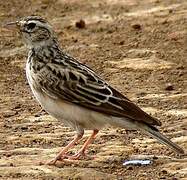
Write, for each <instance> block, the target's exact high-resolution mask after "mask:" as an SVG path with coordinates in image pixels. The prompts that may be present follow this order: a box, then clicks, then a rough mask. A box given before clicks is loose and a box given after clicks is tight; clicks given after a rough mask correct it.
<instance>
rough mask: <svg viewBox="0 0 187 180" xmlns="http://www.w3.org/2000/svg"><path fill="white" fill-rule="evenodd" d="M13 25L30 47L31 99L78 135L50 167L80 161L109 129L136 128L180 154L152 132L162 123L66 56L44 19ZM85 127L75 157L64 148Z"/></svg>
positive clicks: (81, 132) (34, 17) (28, 69)
mask: <svg viewBox="0 0 187 180" xmlns="http://www.w3.org/2000/svg"><path fill="white" fill-rule="evenodd" d="M13 24H14V25H16V27H17V29H18V31H19V32H20V34H21V36H22V38H23V40H24V42H25V44H26V45H27V47H28V49H29V53H28V59H27V63H26V75H27V79H28V82H29V85H30V87H31V90H32V92H33V94H34V96H35V97H36V99H37V100H38V102H39V103H40V105H41V106H42V107H43V109H45V111H47V112H48V113H49V114H50V115H51V116H53V117H55V118H56V119H58V120H59V121H62V122H63V123H64V124H66V125H68V126H70V127H71V128H73V129H74V130H75V131H76V136H75V138H74V139H73V140H72V141H71V142H70V143H69V144H68V145H67V146H66V147H64V148H63V149H62V150H61V151H60V152H59V154H58V155H57V156H56V157H55V158H54V159H52V160H51V161H49V162H48V164H50V165H52V164H53V165H54V164H55V163H56V162H57V161H58V160H77V159H79V158H80V157H81V156H83V155H85V150H86V149H87V147H88V145H89V144H90V143H91V142H92V141H93V140H94V138H95V136H96V134H97V133H98V132H99V130H100V129H102V128H103V127H105V126H107V125H112V126H114V127H121V128H125V129H135V130H140V131H142V132H144V133H145V134H148V135H150V136H151V137H153V138H156V139H157V140H158V141H159V142H161V143H163V144H165V145H167V146H169V147H170V148H172V149H173V150H174V151H175V152H176V153H179V154H183V153H184V151H183V149H182V148H181V147H179V146H178V145H177V144H175V143H173V142H172V141H171V140H170V139H168V138H167V137H166V136H164V135H163V134H161V133H160V132H159V130H158V129H157V128H156V126H160V125H161V122H160V121H159V120H157V119H156V118H153V117H151V116H150V115H148V114H147V113H146V112H144V111H143V110H142V109H141V108H139V107H138V106H137V105H135V104H134V103H133V102H132V101H131V100H129V99H128V98H127V97H125V96H124V95H123V94H121V93H120V92H119V91H117V90H116V89H114V88H113V87H111V86H110V85H109V84H108V83H107V82H106V81H104V80H103V79H102V78H101V77H99V75H98V74H96V73H95V72H94V71H93V70H92V69H91V68H89V67H88V66H86V65H84V64H82V63H81V62H79V61H78V60H77V59H75V58H73V57H72V56H70V55H68V54H67V53H65V52H64V50H63V49H61V48H60V45H59V42H58V40H57V38H56V36H55V33H54V31H53V28H52V26H51V25H50V24H49V23H48V22H47V21H46V20H45V19H43V18H42V17H39V16H28V17H25V18H22V19H20V20H18V21H16V22H12V23H9V25H13ZM87 129H88V130H93V133H92V134H91V136H90V137H89V138H88V139H87V141H86V142H85V143H84V145H83V146H82V148H81V149H80V150H79V151H78V152H77V153H76V154H74V155H73V156H68V150H69V149H70V148H72V147H73V146H75V145H76V143H77V142H78V141H79V140H80V139H81V138H82V137H83V134H84V130H87Z"/></svg>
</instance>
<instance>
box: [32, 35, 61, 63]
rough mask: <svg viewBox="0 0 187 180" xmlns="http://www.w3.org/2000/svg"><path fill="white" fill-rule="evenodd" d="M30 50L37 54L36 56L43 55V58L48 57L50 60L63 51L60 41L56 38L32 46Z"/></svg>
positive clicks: (47, 59)
mask: <svg viewBox="0 0 187 180" xmlns="http://www.w3.org/2000/svg"><path fill="white" fill-rule="evenodd" d="M30 50H31V51H32V52H33V53H34V54H35V56H38V57H42V59H43V60H44V59H46V61H48V62H49V61H50V60H51V58H55V57H56V56H59V55H60V54H61V53H62V52H61V49H60V46H59V43H58V41H57V40H56V39H55V38H54V39H50V40H48V41H45V42H40V44H37V45H34V46H31V47H30Z"/></svg>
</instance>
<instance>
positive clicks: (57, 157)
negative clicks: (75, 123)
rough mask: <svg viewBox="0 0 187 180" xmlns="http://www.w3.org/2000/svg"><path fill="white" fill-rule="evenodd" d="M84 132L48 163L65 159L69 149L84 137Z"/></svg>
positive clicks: (51, 163)
mask: <svg viewBox="0 0 187 180" xmlns="http://www.w3.org/2000/svg"><path fill="white" fill-rule="evenodd" d="M82 136H83V133H82V134H77V135H76V136H75V137H74V139H73V140H72V141H71V142H70V143H69V144H68V145H67V146H65V147H64V148H63V149H62V150H61V151H60V152H59V153H58V155H57V156H56V157H55V158H54V159H52V160H51V161H49V162H48V163H47V165H54V164H55V163H56V162H57V161H58V160H63V159H64V157H65V156H64V155H65V154H66V153H67V151H68V150H69V149H71V148H72V147H74V146H75V144H76V143H77V142H78V141H79V140H80V139H81V138H82Z"/></svg>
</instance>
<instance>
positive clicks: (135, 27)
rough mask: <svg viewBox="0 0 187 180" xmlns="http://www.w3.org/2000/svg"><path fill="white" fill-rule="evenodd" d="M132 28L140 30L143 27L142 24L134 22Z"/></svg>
mask: <svg viewBox="0 0 187 180" xmlns="http://www.w3.org/2000/svg"><path fill="white" fill-rule="evenodd" d="M132 28H133V29H137V30H140V29H141V28H142V27H141V25H140V24H132Z"/></svg>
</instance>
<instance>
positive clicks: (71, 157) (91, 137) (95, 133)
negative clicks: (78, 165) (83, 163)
mask: <svg viewBox="0 0 187 180" xmlns="http://www.w3.org/2000/svg"><path fill="white" fill-rule="evenodd" d="M98 132H99V131H98V130H97V129H96V130H93V133H92V134H91V136H90V137H89V138H88V139H87V140H86V142H85V143H84V145H83V146H82V148H81V149H80V150H79V151H78V152H77V153H76V154H75V155H73V156H67V158H68V159H69V160H77V159H79V158H80V157H81V156H85V150H86V149H87V148H88V145H89V144H91V143H92V142H93V140H94V139H95V136H96V135H97V133H98Z"/></svg>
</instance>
